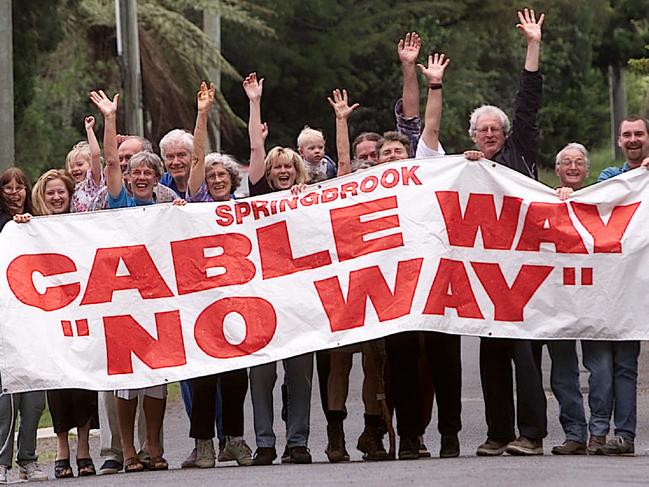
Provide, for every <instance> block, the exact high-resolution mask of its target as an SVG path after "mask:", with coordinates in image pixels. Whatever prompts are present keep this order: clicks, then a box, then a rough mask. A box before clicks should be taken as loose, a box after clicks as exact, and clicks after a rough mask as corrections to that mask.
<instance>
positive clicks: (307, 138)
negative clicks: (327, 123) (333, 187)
mask: <svg viewBox="0 0 649 487" xmlns="http://www.w3.org/2000/svg"><path fill="white" fill-rule="evenodd" d="M297 147H298V152H299V153H300V155H301V156H302V160H303V161H304V166H305V168H306V171H307V175H308V177H309V183H316V182H318V181H324V180H325V179H331V178H335V177H336V175H337V172H338V167H337V165H336V163H335V162H334V160H333V159H331V158H330V157H329V156H327V155H326V154H325V138H324V134H323V133H322V132H321V131H320V130H316V129H312V128H311V127H309V126H308V125H307V126H305V127H304V129H302V132H300V135H298V137H297Z"/></svg>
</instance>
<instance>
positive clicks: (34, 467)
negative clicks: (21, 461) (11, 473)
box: [18, 462, 48, 481]
mask: <svg viewBox="0 0 649 487" xmlns="http://www.w3.org/2000/svg"><path fill="white" fill-rule="evenodd" d="M18 475H19V476H20V480H27V481H36V480H47V479H48V478H47V474H46V473H45V472H43V471H42V470H41V467H40V465H39V464H38V463H36V462H30V463H27V464H25V465H21V466H20V468H19V470H18Z"/></svg>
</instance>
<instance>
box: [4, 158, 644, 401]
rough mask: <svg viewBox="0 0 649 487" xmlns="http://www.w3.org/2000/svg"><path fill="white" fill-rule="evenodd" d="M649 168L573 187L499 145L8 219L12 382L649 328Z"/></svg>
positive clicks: (112, 385) (624, 333) (155, 379)
mask: <svg viewBox="0 0 649 487" xmlns="http://www.w3.org/2000/svg"><path fill="white" fill-rule="evenodd" d="M648 184H649V174H647V172H646V171H645V170H644V169H638V170H635V171H631V172H629V173H627V174H625V175H623V176H620V177H616V178H614V179H612V180H610V181H607V182H604V183H601V184H597V185H595V186H592V187H589V188H586V189H584V190H581V191H578V192H576V193H574V194H573V196H572V197H571V198H570V199H569V200H568V201H560V200H559V199H558V198H557V196H556V195H555V193H554V190H552V189H551V188H548V187H546V186H543V185H542V184H540V183H537V182H535V181H532V180H530V179H529V178H526V177H523V176H521V175H520V174H518V173H516V172H514V171H511V170H510V169H508V168H506V167H503V166H500V165H498V164H494V163H492V162H489V161H485V160H482V161H478V162H468V161H466V160H465V159H464V158H462V157H458V156H452V157H444V158H434V159H418V160H407V161H398V162H393V163H390V164H383V165H380V166H376V167H374V168H372V169H370V170H367V171H363V172H359V173H356V174H351V175H348V176H345V177H342V178H338V179H334V180H331V181H327V182H323V183H320V184H317V185H312V186H310V187H308V188H307V190H306V191H304V192H303V193H301V194H299V195H297V196H295V195H292V194H290V193H289V192H278V193H274V194H270V195H267V196H264V197H257V198H250V199H245V200H239V201H229V202H218V203H193V204H188V205H187V206H184V207H176V206H172V205H155V206H146V207H138V208H131V209H122V210H111V211H102V212H97V213H82V214H71V215H62V216H50V217H43V218H34V219H33V220H32V221H31V222H29V223H26V224H15V223H13V222H11V223H8V224H7V225H6V226H5V229H4V231H3V232H2V233H1V234H0V247H1V249H2V251H1V252H0V268H1V269H2V279H1V283H0V285H1V286H2V289H1V294H0V296H1V302H0V312H1V313H2V315H1V316H2V319H1V321H0V327H1V329H0V375H1V377H2V387H3V391H4V392H20V391H27V390H35V389H55V388H68V387H78V388H84V389H95V390H111V389H118V388H136V387H144V386H149V385H153V384H160V383H165V382H173V381H177V380H180V379H187V378H190V377H196V376H201V375H207V374H213V373H218V372H223V371H226V370H231V369H237V368H242V367H250V366H254V365H259V364H262V363H266V362H270V361H275V360H279V359H283V358H287V357H291V356H295V355H299V354H303V353H306V352H311V351H314V350H320V349H325V348H332V347H338V346H341V345H347V344H351V343H355V342H360V341H365V340H370V339H374V338H378V337H382V336H385V335H389V334H392V333H398V332H400V331H405V330H435V331H441V332H446V333H454V334H463V335H478V336H487V337H511V338H533V339H568V338H582V339H604V340H642V339H647V338H649V329H648V325H647V322H648V321H649V319H648V317H649V300H648V299H646V290H647V289H648V288H649V245H648V243H649V232H648V231H647V222H648V221H649V210H648V209H647V204H645V203H644V202H643V198H644V195H646V194H647V185H648Z"/></svg>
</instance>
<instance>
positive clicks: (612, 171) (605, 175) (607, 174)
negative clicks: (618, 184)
mask: <svg viewBox="0 0 649 487" xmlns="http://www.w3.org/2000/svg"><path fill="white" fill-rule="evenodd" d="M629 170H631V168H630V167H629V163H628V162H625V163H624V165H623V166H622V167H616V166H613V167H607V168H606V169H604V170H603V171H602V172H601V173H600V174H599V177H598V178H597V182H598V183H601V182H602V181H606V180H607V179H611V178H614V177H615V176H619V175H620V174H624V173H625V172H627V171H629Z"/></svg>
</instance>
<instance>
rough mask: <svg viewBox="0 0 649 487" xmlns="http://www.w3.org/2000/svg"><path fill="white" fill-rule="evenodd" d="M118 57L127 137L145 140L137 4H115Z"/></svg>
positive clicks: (131, 0)
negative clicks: (143, 138) (135, 136)
mask: <svg viewBox="0 0 649 487" xmlns="http://www.w3.org/2000/svg"><path fill="white" fill-rule="evenodd" d="M115 25H116V27H117V56H118V58H119V59H120V64H121V68H122V78H123V80H124V98H123V101H124V108H125V110H124V113H125V118H124V121H125V125H126V126H125V127H124V128H125V129H126V133H127V134H129V135H140V136H142V137H143V136H144V119H143V116H142V72H141V68H140V38H139V36H138V30H137V0H115Z"/></svg>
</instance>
